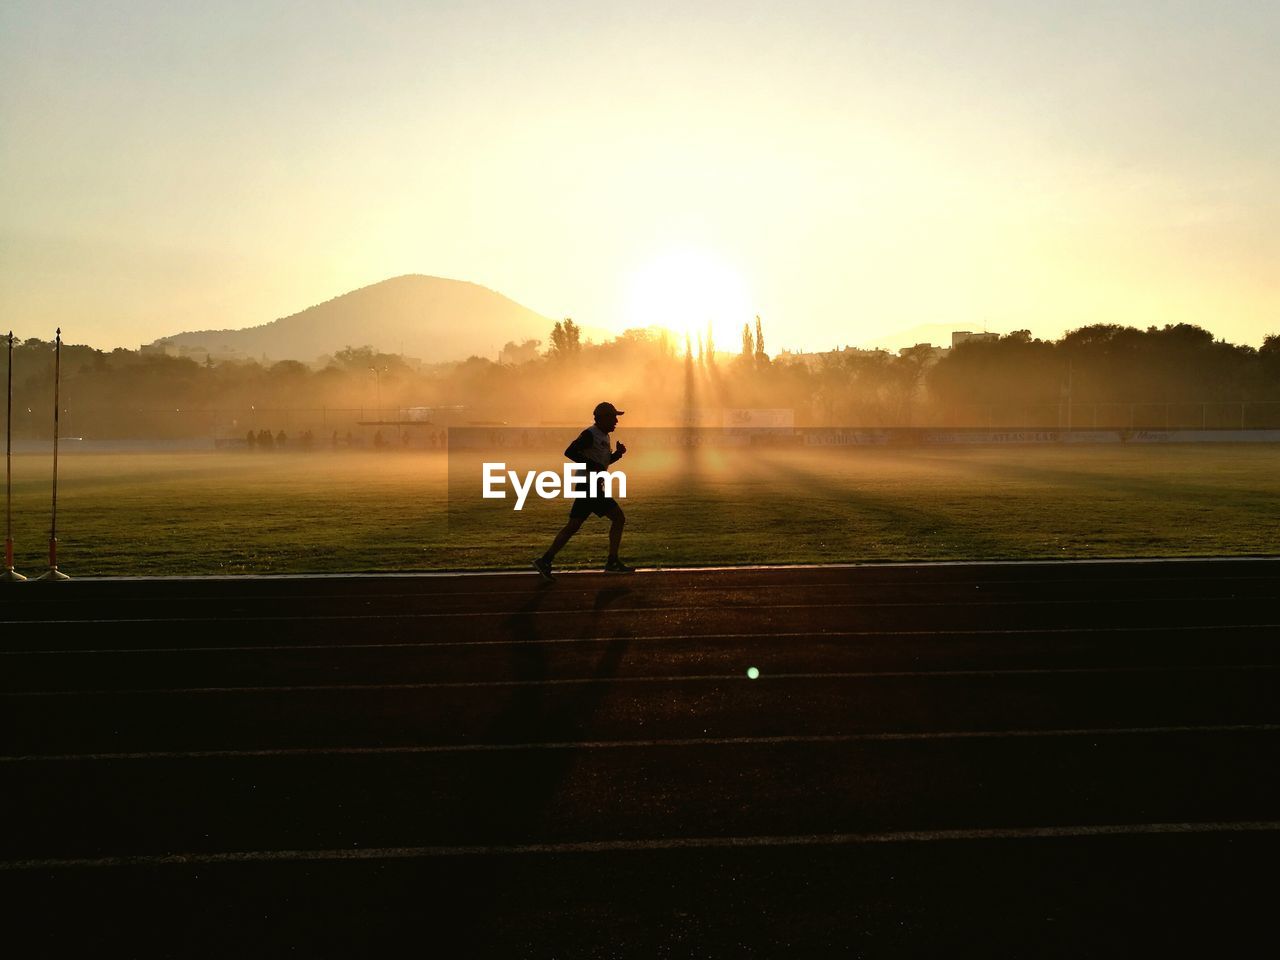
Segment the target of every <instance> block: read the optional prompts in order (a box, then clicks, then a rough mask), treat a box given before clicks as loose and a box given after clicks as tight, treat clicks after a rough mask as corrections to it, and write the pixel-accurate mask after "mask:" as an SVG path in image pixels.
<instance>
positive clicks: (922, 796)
mask: <svg viewBox="0 0 1280 960" xmlns="http://www.w3.org/2000/svg"><path fill="white" fill-rule="evenodd" d="M0 588H3V590H0V623H2V626H0V630H2V631H3V643H2V644H0V663H2V664H3V668H2V669H0V684H2V688H0V689H2V692H0V704H2V710H3V713H2V714H0V720H2V727H0V729H2V735H3V743H2V744H0V753H2V754H3V756H2V757H0V807H2V808H3V823H4V829H3V850H2V851H0V902H2V903H3V907H4V911H5V913H6V915H7V919H6V921H5V927H4V929H5V940H6V942H7V943H8V944H10V945H12V944H15V943H20V942H23V941H26V942H28V943H30V944H31V945H32V946H33V947H34V948H35V949H38V950H40V952H41V954H43V955H60V954H63V953H67V952H71V951H72V950H73V949H76V948H79V949H80V950H83V951H85V952H88V951H90V950H92V951H93V952H94V953H95V954H97V955H102V954H104V953H108V952H110V953H124V954H129V955H135V956H149V955H173V956H192V955H210V956H231V955H246V954H248V955H280V954H284V953H288V952H291V951H294V952H296V953H297V954H299V955H320V954H324V955H340V956H360V955H369V954H385V953H389V952H391V951H392V950H395V949H398V948H400V947H402V946H403V945H404V944H405V943H406V942H407V943H408V945H409V946H410V948H412V949H413V950H414V952H415V953H419V954H422V955H427V956H504V957H505V956H514V957H523V956H534V957H617V956H625V957H646V958H653V957H686V956H688V957H705V956H711V957H718V956H767V957H781V956H845V955H848V956H901V955H921V954H929V955H948V956H954V955H982V956H1036V957H1040V956H1063V957H1080V956H1097V955H1134V954H1140V955H1153V954H1169V953H1187V952H1195V953H1203V952H1204V951H1206V950H1211V951H1212V952H1213V953H1215V954H1217V955H1223V954H1224V953H1225V954H1232V953H1236V952H1242V951H1243V949H1244V946H1245V945H1246V944H1248V943H1249V942H1250V940H1251V939H1252V938H1253V937H1255V936H1266V938H1267V939H1266V940H1263V941H1262V942H1264V943H1265V942H1269V941H1270V939H1271V934H1272V929H1271V918H1272V915H1273V910H1274V905H1275V895H1276V892H1277V883H1276V875H1277V874H1276V866H1275V865H1276V863H1277V862H1278V856H1280V842H1278V841H1280V778H1277V777H1276V770H1277V759H1278V751H1277V747H1278V746H1280V696H1278V694H1280V654H1278V652H1277V639H1278V638H1280V608H1278V607H1277V600H1278V599H1280V560H1245V559H1242V560H1229V561H1158V562H1156V561H1149V562H1096V563H1093V562H1090V563H1062V564H1058V563H1041V564H1012V563H1010V564H988V565H960V564H957V565H946V564H937V565H920V566H909V565H884V566H849V567H812V568H801V567H795V568H772V569H769V568H760V569H722V570H689V571H653V572H641V573H638V574H635V575H633V576H621V577H619V576H614V577H608V576H605V575H602V574H591V573H578V574H573V573H571V574H562V575H561V576H560V579H559V581H558V582H557V583H555V584H553V585H549V586H548V585H543V584H542V583H541V582H540V581H539V580H538V578H537V577H536V576H534V575H533V574H532V573H529V574H499V575H458V576H428V575H424V576H397V577H327V578H302V577H299V578H288V577H282V578H260V579H259V578H228V579H194V580H177V579H175V580H129V579H111V580H105V579H104V580H96V581H94V580H77V581H72V582H69V583H59V584H47V583H43V584H41V583H32V584H15V585H11V584H0ZM749 667H756V668H757V669H758V670H759V671H760V676H759V679H755V680H751V679H748V678H747V675H746V670H747V669H748V668H749ZM10 955H11V956H21V955H28V954H27V953H25V952H23V953H11V954H10Z"/></svg>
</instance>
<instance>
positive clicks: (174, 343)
mask: <svg viewBox="0 0 1280 960" xmlns="http://www.w3.org/2000/svg"><path fill="white" fill-rule="evenodd" d="M554 325H555V321H554V320H552V319H550V318H549V317H544V316H542V315H541V314H539V313H535V312H534V311H532V310H530V309H529V308H528V307H522V306H521V305H520V304H518V303H516V302H515V301H514V300H509V299H507V298H506V297H504V296H502V295H501V294H500V293H495V292H494V291H492V290H489V289H488V288H486V287H482V286H479V285H478V284H474V283H467V282H465V281H462V280H446V279H444V278H442V277H426V276H422V275H419V274H411V275H408V276H403V277H393V278H392V279H390V280H383V281H382V282H381V283H375V284H373V285H372V286H368V287H361V288H360V289H359V290H353V291H352V292H351V293H345V294H343V295H342V296H340V297H334V298H333V299H332V300H329V301H327V302H325V303H321V304H318V305H316V306H314V307H309V308H307V309H306V310H303V311H302V312H301V313H295V314H293V315H292V316H288V317H283V318H281V319H279V320H272V321H271V322H270V323H265V324H263V325H262V326H260V327H247V328H245V329H243V330H195V331H192V332H190V333H179V334H175V335H173V336H169V337H161V338H160V339H159V340H156V341H155V342H154V343H152V344H149V345H148V347H147V348H144V349H148V348H150V349H165V350H176V351H179V352H184V353H188V352H189V353H197V352H203V351H206V350H207V351H208V352H209V353H210V354H211V355H212V356H213V357H214V358H221V357H236V356H244V357H250V358H253V359H261V358H262V357H263V356H264V355H265V356H266V357H267V359H268V360H271V361H277V360H300V361H302V362H303V363H310V362H313V361H315V360H316V359H317V358H318V357H320V356H323V355H325V354H333V353H336V352H337V351H339V350H341V349H343V348H344V347H348V346H351V347H360V346H364V345H366V344H368V345H369V346H371V347H373V348H374V349H375V350H377V351H379V352H381V353H399V354H403V355H404V356H406V357H415V358H418V359H420V360H423V361H425V362H427V363H443V362H446V361H450V360H464V359H466V358H467V357H469V356H472V355H473V354H474V355H478V356H482V357H488V358H489V359H491V360H492V359H495V358H496V357H497V354H498V351H499V350H501V349H502V346H503V344H505V343H507V341H509V340H514V341H515V342H516V343H521V342H523V341H525V340H541V341H542V342H543V348H544V349H545V347H546V345H547V342H548V341H549V339H550V334H551V328H552V327H553V326H554Z"/></svg>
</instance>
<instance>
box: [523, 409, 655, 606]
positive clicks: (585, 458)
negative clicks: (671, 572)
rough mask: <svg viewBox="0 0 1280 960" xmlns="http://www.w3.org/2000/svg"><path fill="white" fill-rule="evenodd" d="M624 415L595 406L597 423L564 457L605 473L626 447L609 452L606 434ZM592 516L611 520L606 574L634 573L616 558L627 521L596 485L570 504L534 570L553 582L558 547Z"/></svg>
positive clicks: (605, 567) (619, 411)
mask: <svg viewBox="0 0 1280 960" xmlns="http://www.w3.org/2000/svg"><path fill="white" fill-rule="evenodd" d="M625 412H626V411H624V410H619V409H618V408H617V407H615V406H614V405H613V404H612V403H599V404H596V408H595V411H594V415H595V421H596V422H595V423H593V424H592V425H591V426H589V427H587V429H585V430H583V431H582V433H580V434H578V438H577V439H576V440H574V441H573V443H571V444H569V446H568V447H567V448H566V449H565V451H564V455H565V456H566V457H568V458H569V459H570V460H572V461H573V462H574V463H582V464H586V467H587V473H588V474H590V473H595V472H604V471H606V470H608V469H609V466H610V465H611V464H613V463H616V462H617V461H618V460H619V459H620V458H621V457H622V455H623V454H624V453H626V452H627V448H626V445H625V444H622V443H619V444H618V447H617V449H616V450H614V449H611V444H610V441H609V434H611V433H613V431H614V430H615V429H617V426H618V418H619V417H620V416H622V415H623V413H625ZM593 513H594V514H595V515H596V516H597V517H608V518H609V520H610V526H609V559H608V561H607V562H606V563H605V565H604V569H605V570H606V571H607V572H608V573H632V572H633V569H632V568H631V567H628V566H627V565H626V564H625V563H623V562H622V561H621V560H619V559H618V547H619V545H620V544H621V543H622V527H623V524H625V523H626V522H627V518H626V516H625V515H624V514H623V512H622V507H620V506H618V501H617V500H615V499H613V497H606V496H603V491H602V490H601V489H600V488H599V486H598V485H597V486H596V487H595V488H593V489H590V490H588V491H587V496H585V497H582V498H580V499H577V500H574V501H573V506H572V507H570V508H569V522H568V523H566V524H565V525H564V529H562V530H561V531H560V532H559V533H557V534H556V538H555V540H553V541H552V542H551V546H550V548H549V549H548V550H547V552H546V553H544V554H543V555H542V556H540V557H539V558H538V559H537V560H535V561H533V569H535V570H537V571H538V573H540V574H541V575H542V579H543V580H546V581H548V582H550V581H552V580H554V579H555V577H554V576H553V575H552V573H551V561H552V560H553V559H555V555H556V554H557V553H559V552H560V548H561V547H563V546H564V545H565V544H566V543H568V542H569V538H570V537H572V536H573V535H574V534H575V533H577V532H578V528H579V527H581V526H582V523H583V521H584V520H586V519H587V517H589V516H591V514H593Z"/></svg>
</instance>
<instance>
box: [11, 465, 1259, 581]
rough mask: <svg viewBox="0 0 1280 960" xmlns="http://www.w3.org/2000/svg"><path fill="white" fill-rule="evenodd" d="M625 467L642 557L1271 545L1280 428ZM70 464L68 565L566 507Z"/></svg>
mask: <svg viewBox="0 0 1280 960" xmlns="http://www.w3.org/2000/svg"><path fill="white" fill-rule="evenodd" d="M528 465H529V466H537V467H539V468H544V469H545V468H558V463H557V462H556V460H555V459H554V458H553V459H552V460H551V461H550V462H548V461H547V460H545V459H544V460H542V461H541V462H538V463H536V464H534V463H529V464H528ZM455 466H456V461H455ZM623 466H624V467H625V468H626V470H627V476H628V485H629V489H628V493H629V497H628V499H627V500H626V502H625V508H626V511H627V517H628V525H627V533H626V539H625V541H624V545H623V555H624V557H625V558H627V559H629V560H630V561H631V562H633V563H636V564H641V565H644V566H684V565H715V564H743V563H801V562H860V561H911V560H956V559H966V560H970V559H972V560H977V559H981V560H991V559H1028V558H1053V559H1062V558H1086V557H1172V556H1219V555H1220V556H1230V555H1274V554H1276V553H1280V499H1278V494H1280V445H1263V444H1259V445H1248V444H1240V445H1237V444H1187V445H1169V446H1155V445H1152V446H1143V447H1137V446H1119V445H1116V446H1098V447H1083V446H1080V447H1069V448H1068V447H981V448H972V449H950V448H930V447H918V448H830V449H823V450H821V451H803V450H781V449H779V450H766V451H763V452H761V451H758V450H733V449H724V450H714V449H710V450H700V451H697V452H696V453H691V452H688V451H680V450H671V449H666V450H659V451H651V452H648V453H643V452H637V451H634V450H633V453H632V454H631V455H630V456H628V458H627V460H626V461H625V462H624V463H623ZM13 468H14V499H13V535H14V540H15V566H16V567H17V569H18V570H19V572H22V573H25V574H28V575H34V574H38V573H40V572H42V571H43V570H44V569H45V567H46V566H47V559H46V558H47V542H48V536H49V513H50V490H49V487H50V473H51V458H50V457H47V456H36V455H26V456H15V457H14V459H13ZM59 470H60V483H59V502H58V539H59V552H58V559H59V565H60V567H61V568H62V569H63V570H64V571H66V572H67V573H69V574H70V575H72V576H73V577H74V576H125V575H164V574H272V573H301V572H360V571H415V570H439V569H475V568H503V567H507V568H511V567H515V568H525V567H527V564H528V562H529V560H530V559H531V558H532V557H533V556H535V555H536V554H538V553H540V552H541V551H542V549H544V547H545V546H546V544H547V543H548V542H549V540H550V538H551V536H552V535H553V534H554V533H555V531H556V529H557V528H558V527H559V526H560V524H561V523H562V518H563V517H564V515H565V512H566V511H565V506H564V504H563V502H555V503H545V502H543V501H538V500H536V499H534V498H531V499H530V502H529V504H528V505H527V506H526V508H525V509H524V510H523V511H522V512H520V513H515V512H513V511H512V510H511V509H510V501H507V502H505V503H501V502H497V501H488V502H482V501H481V500H480V497H479V486H480V484H479V477H478V475H477V476H476V477H475V479H474V490H471V489H470V488H468V491H467V495H466V496H464V497H460V496H458V495H456V490H455V496H454V498H453V501H452V504H450V501H449V497H448V493H449V483H448V479H449V470H448V466H447V458H446V457H445V456H444V455H443V454H439V453H426V452H422V453H408V452H403V451H395V452H384V453H332V452H324V453H290V454H275V455H272V454H251V453H244V452H240V453H214V452H210V453H208V454H161V453H155V454H132V455H114V454H113V455H106V454H78V455H65V454H64V455H63V456H62V457H61V459H60V461H59ZM455 480H456V474H455ZM456 486H457V484H456V483H455V487H456ZM451 506H452V509H450V507H451ZM606 528H607V522H606V521H603V520H598V519H593V520H591V521H589V522H588V524H587V526H586V527H584V529H583V532H582V534H580V535H579V537H578V538H576V539H575V540H574V541H573V542H572V543H571V544H570V545H569V547H568V548H567V549H566V550H565V552H564V553H563V554H562V555H561V558H560V563H561V565H563V566H566V567H575V566H595V565H596V564H597V563H599V562H600V561H602V559H603V556H604V553H605V530H606Z"/></svg>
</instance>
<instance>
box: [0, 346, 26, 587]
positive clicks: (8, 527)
mask: <svg viewBox="0 0 1280 960" xmlns="http://www.w3.org/2000/svg"><path fill="white" fill-rule="evenodd" d="M7 369H8V371H9V377H8V380H9V384H8V390H7V391H6V392H5V396H6V398H7V400H6V403H5V408H4V410H5V418H4V573H3V574H0V580H7V581H15V582H16V581H18V580H25V579H27V578H26V577H24V576H23V575H22V574H20V573H18V572H17V571H16V570H14V569H13V467H12V462H11V461H12V459H13V331H12V330H10V331H9V366H8V368H7Z"/></svg>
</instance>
